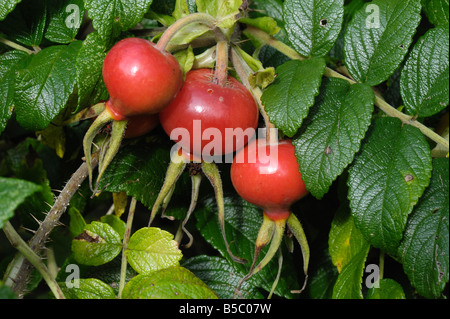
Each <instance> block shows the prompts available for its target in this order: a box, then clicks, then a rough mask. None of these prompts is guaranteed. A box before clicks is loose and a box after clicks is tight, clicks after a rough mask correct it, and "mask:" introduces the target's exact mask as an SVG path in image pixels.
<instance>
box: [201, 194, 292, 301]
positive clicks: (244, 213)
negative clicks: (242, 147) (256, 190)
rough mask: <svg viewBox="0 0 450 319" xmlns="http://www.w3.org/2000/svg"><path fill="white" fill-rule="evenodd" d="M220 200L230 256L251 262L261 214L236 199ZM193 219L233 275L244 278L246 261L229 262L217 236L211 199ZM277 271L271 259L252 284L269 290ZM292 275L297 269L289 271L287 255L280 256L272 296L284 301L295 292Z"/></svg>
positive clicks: (255, 208)
mask: <svg viewBox="0 0 450 319" xmlns="http://www.w3.org/2000/svg"><path fill="white" fill-rule="evenodd" d="M224 200H225V231H226V235H227V241H228V243H229V244H230V249H231V251H232V252H233V254H234V255H236V256H239V257H242V258H245V259H247V260H249V261H251V260H253V253H254V250H255V240H256V237H257V235H258V231H259V226H260V225H261V223H262V211H261V210H260V209H259V208H258V207H256V206H254V205H251V204H249V203H248V202H246V201H244V200H243V199H242V198H240V197H238V196H226V197H225V199H224ZM195 217H196V219H197V229H198V230H199V231H200V233H201V234H202V236H203V237H204V238H205V239H206V241H208V242H209V243H210V244H211V245H212V246H213V247H214V248H216V249H217V250H218V251H219V252H220V253H221V254H222V256H223V257H225V258H226V259H227V260H229V261H230V264H231V265H232V266H233V268H234V269H235V273H236V274H238V275H237V276H239V277H240V278H242V277H243V276H245V275H246V274H247V273H248V271H249V268H250V262H248V263H247V264H245V265H242V264H238V263H236V262H233V261H232V260H231V259H230V256H229V255H228V252H227V249H226V247H225V242H224V241H223V238H222V235H221V230H220V226H219V221H218V218H217V206H216V202H215V200H214V198H213V197H209V198H207V199H206V200H205V202H204V206H203V207H201V208H199V209H197V210H196V211H195ZM266 251H267V247H266V248H265V249H263V250H262V252H261V257H260V259H261V258H262V256H264V254H265V253H266ZM277 271H278V261H277V258H273V259H272V260H271V261H270V263H269V264H268V265H267V266H266V267H265V268H263V269H262V270H261V271H259V272H258V273H256V274H255V275H254V276H253V277H252V278H251V279H252V280H253V281H252V285H253V286H254V287H261V288H263V289H265V290H266V291H270V289H271V287H272V284H273V282H274V280H275V278H276V274H277ZM296 273H297V270H295V269H294V268H293V265H292V260H291V259H290V256H289V254H284V263H283V270H282V273H281V278H280V281H279V283H278V286H277V287H276V289H275V294H277V295H279V296H282V297H285V298H292V294H291V293H290V291H291V290H295V289H299V287H298V286H299V285H298V280H297V278H296Z"/></svg>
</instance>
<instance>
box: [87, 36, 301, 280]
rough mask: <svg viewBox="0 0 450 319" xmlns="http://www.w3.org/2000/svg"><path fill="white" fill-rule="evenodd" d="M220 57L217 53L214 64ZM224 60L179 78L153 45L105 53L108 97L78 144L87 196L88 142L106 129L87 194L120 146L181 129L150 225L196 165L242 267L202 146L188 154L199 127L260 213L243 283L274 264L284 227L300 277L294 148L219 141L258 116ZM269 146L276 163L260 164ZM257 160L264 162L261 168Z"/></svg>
mask: <svg viewBox="0 0 450 319" xmlns="http://www.w3.org/2000/svg"><path fill="white" fill-rule="evenodd" d="M222 42H223V41H222ZM217 50H219V42H218V45H217ZM225 50H228V46H225ZM219 53H220V52H217V53H216V55H217V56H218V59H219V55H220V54H219ZM225 57H226V58H225V59H226V61H219V60H217V61H216V68H215V70H214V69H192V70H190V71H188V72H187V73H186V74H185V75H184V74H183V72H182V70H181V68H180V65H179V63H178V61H177V60H176V59H175V58H174V56H173V55H172V54H170V53H169V52H167V51H166V50H165V47H164V45H162V47H161V46H159V42H158V44H154V43H153V42H151V41H149V40H145V39H142V38H126V39H123V40H121V41H119V42H118V43H116V44H115V45H114V46H113V47H112V49H111V50H110V51H109V52H108V53H107V55H106V58H105V60H104V63H103V70H102V71H103V79H104V82H105V85H106V88H107V90H108V93H109V95H110V97H109V99H108V100H107V101H106V102H102V103H99V104H98V105H96V106H95V107H96V108H97V110H96V111H95V112H93V113H95V115H96V119H95V121H94V122H93V124H92V125H91V126H90V128H89V130H88V131H87V133H86V135H85V138H84V152H85V158H86V161H87V163H88V165H89V181H90V185H91V188H92V167H91V166H90V163H91V160H92V157H93V155H92V148H93V145H94V143H93V141H94V139H95V138H96V136H97V135H98V133H99V132H101V131H102V129H104V127H105V126H107V125H108V126H109V127H110V134H109V135H108V137H107V138H105V139H104V140H103V141H102V144H101V145H100V146H98V142H97V145H96V147H97V148H99V150H98V151H97V152H95V154H96V156H98V163H99V167H98V171H99V174H98V177H97V182H96V185H95V190H94V192H96V191H97V187H98V182H99V180H100V178H101V177H102V174H103V173H104V171H105V169H106V167H107V166H108V164H109V163H110V162H111V160H112V159H113V157H114V156H115V154H116V153H117V152H118V150H119V147H120V144H121V141H122V138H124V137H125V138H130V137H137V136H141V135H143V134H146V133H147V132H149V131H151V130H152V129H154V128H155V127H156V126H157V125H158V123H160V124H161V126H162V127H163V129H164V130H165V132H166V133H167V134H168V135H171V132H172V131H173V130H175V129H178V128H183V129H185V130H187V131H188V132H189V133H190V134H189V136H190V137H191V138H190V139H189V140H186V139H177V138H175V139H174V141H175V142H177V145H178V146H179V148H178V150H177V152H176V154H172V156H171V158H172V160H171V163H170V164H169V167H168V170H167V173H166V178H165V181H164V184H163V186H162V189H161V191H160V193H159V196H158V198H157V199H156V201H155V203H154V206H153V209H152V212H151V217H150V222H149V225H150V223H151V222H152V220H153V219H154V217H155V215H156V214H157V212H158V211H159V210H160V209H161V206H162V205H164V204H166V203H167V202H168V200H169V199H170V196H171V194H172V191H173V188H174V184H175V183H176V181H177V179H178V177H179V176H180V175H181V173H182V172H183V170H184V168H185V167H186V165H189V162H194V161H195V162H198V163H200V165H201V170H200V171H198V172H197V173H203V175H205V176H206V177H207V178H208V180H209V181H210V182H211V184H212V185H213V187H214V190H215V195H216V199H217V206H218V218H219V222H220V225H221V229H222V234H223V237H224V240H225V243H226V247H227V249H228V252H229V254H230V256H231V258H232V259H233V260H234V261H236V262H241V263H244V262H246V261H245V260H243V259H242V258H240V257H237V256H234V255H233V254H232V253H231V251H230V249H229V246H228V243H227V240H226V236H225V230H224V213H225V211H224V204H223V193H222V184H221V177H220V174H219V171H218V169H217V167H216V165H215V163H214V162H209V161H205V160H204V159H203V156H204V155H205V147H206V146H207V141H203V140H202V141H201V142H200V144H197V145H196V147H194V144H195V142H196V141H194V140H193V138H194V136H195V132H194V130H195V127H194V121H200V122H201V132H200V136H203V132H204V131H205V130H208V129H210V128H214V129H216V130H218V131H219V132H220V135H221V136H222V137H223V138H224V140H223V141H222V144H221V145H222V148H220V149H217V148H214V149H212V150H208V152H207V153H208V155H213V156H224V155H227V154H230V152H231V153H233V154H235V160H234V161H233V163H232V165H231V180H232V184H233V186H234V188H235V189H236V191H237V193H238V194H239V195H240V196H241V197H242V198H243V199H245V200H246V201H248V202H250V203H252V204H255V205H256V206H258V207H260V208H262V210H263V216H264V218H263V223H262V226H261V229H260V231H259V235H258V238H257V240H256V247H255V255H254V260H253V264H252V266H251V269H250V273H249V275H248V276H246V277H245V278H243V280H246V279H247V278H249V277H250V276H251V275H253V274H255V273H256V272H258V271H259V270H260V269H262V268H263V267H264V266H265V265H266V264H267V262H269V261H270V259H271V258H272V257H273V256H274V254H275V253H276V251H277V250H278V247H279V245H280V243H281V241H282V237H283V233H284V230H285V226H286V225H288V227H289V229H290V230H291V232H292V233H293V234H294V236H295V237H296V238H297V240H298V241H299V243H300V245H301V248H302V252H303V257H304V267H305V268H304V269H305V274H306V269H307V265H308V258H309V250H308V246H307V242H306V239H305V235H304V232H303V229H302V227H301V225H300V223H299V221H298V220H297V218H296V217H295V215H294V214H292V213H291V212H290V207H291V205H292V204H293V203H294V202H296V201H298V200H299V199H301V198H302V197H304V196H305V195H306V194H307V193H308V192H307V190H306V187H305V184H304V183H303V181H302V179H301V175H300V173H299V169H298V164H297V160H296V157H295V154H294V146H293V145H292V143H291V142H290V141H289V140H281V141H278V140H276V141H273V140H271V141H270V142H268V140H267V139H266V138H261V139H253V140H251V141H250V139H249V138H247V139H246V140H245V141H242V140H240V141H238V140H237V139H236V138H234V139H232V140H231V141H230V140H225V136H226V129H233V130H235V129H242V131H245V130H246V129H252V130H253V131H254V132H256V129H257V126H258V118H259V114H260V111H259V110H260V108H259V103H260V101H259V100H258V101H257V100H255V97H254V96H253V94H252V93H251V92H250V91H249V90H248V89H247V88H246V87H245V86H244V85H243V84H241V82H239V81H238V80H237V79H235V78H234V77H232V76H230V75H229V74H228V70H227V67H228V55H227V54H225ZM222 59H223V57H222ZM219 63H221V65H219ZM224 63H225V67H224V66H223V64H224ZM98 108H100V111H99V110H98ZM85 112H86V111H85ZM197 134H198V132H197ZM230 143H231V145H230ZM274 146H275V147H276V152H275V153H276V159H275V160H267V154H269V156H270V152H271V151H272V150H273V149H274ZM213 153H214V154H213ZM260 154H265V155H266V156H260ZM264 158H265V159H266V160H263V159H264ZM238 159H239V160H238ZM201 175H202V174H192V182H193V186H195V187H193V193H194V196H193V200H192V202H193V203H195V202H196V198H194V197H195V196H196V195H197V193H196V192H198V185H199V178H200V176H201ZM194 208H195V204H194V205H191V207H190V208H189V212H188V214H187V217H186V219H185V221H183V224H182V225H183V230H185V229H184V225H185V223H186V221H187V218H189V215H190V213H191V212H192V211H193V210H194ZM185 231H186V230H185ZM186 233H187V234H188V235H189V237H190V239H191V241H190V243H189V244H188V245H187V246H189V245H190V244H191V242H192V237H191V235H190V234H189V233H188V232H187V231H186ZM269 242H271V246H270V248H269V251H268V252H267V254H266V256H265V257H264V259H263V260H261V262H260V263H259V264H258V265H256V261H257V259H258V256H259V253H260V251H261V249H262V248H263V247H264V246H266V245H267V244H268V243H269ZM238 288H239V287H238Z"/></svg>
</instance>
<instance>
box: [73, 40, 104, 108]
mask: <svg viewBox="0 0 450 319" xmlns="http://www.w3.org/2000/svg"><path fill="white" fill-rule="evenodd" d="M107 49H108V47H107V46H106V45H105V44H104V43H103V40H102V39H101V37H100V35H99V34H98V33H97V32H92V33H89V34H88V36H87V37H86V39H85V40H84V41H83V44H82V46H81V48H80V51H79V53H78V56H77V59H76V77H77V86H78V109H81V108H84V107H86V106H89V105H92V104H94V103H98V102H99V101H101V100H106V99H107V98H108V96H109V94H108V91H107V90H106V87H105V84H104V82H103V77H102V67H103V60H104V59H105V56H106V53H107V52H106V51H107Z"/></svg>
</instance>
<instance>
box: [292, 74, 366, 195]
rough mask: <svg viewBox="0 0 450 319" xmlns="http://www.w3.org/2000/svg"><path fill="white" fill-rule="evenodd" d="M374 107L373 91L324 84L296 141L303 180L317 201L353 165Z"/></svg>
mask: <svg viewBox="0 0 450 319" xmlns="http://www.w3.org/2000/svg"><path fill="white" fill-rule="evenodd" d="M373 103H374V94H373V91H372V90H371V88H370V87H368V86H366V85H364V84H355V85H350V84H349V83H347V82H346V81H344V80H341V79H329V80H326V81H325V80H324V82H323V84H322V87H321V93H320V94H319V96H318V97H317V98H316V104H315V106H314V107H312V108H311V110H310V115H309V116H308V118H307V119H306V120H305V122H304V124H303V127H302V129H301V130H300V134H299V136H298V137H296V138H295V139H294V141H293V144H294V145H295V155H296V156H297V161H298V163H299V170H300V173H301V174H302V179H303V180H304V181H305V184H306V188H307V189H308V190H309V191H310V192H311V194H312V195H314V196H315V197H317V198H322V196H323V195H324V194H326V193H327V192H328V189H329V187H330V186H331V184H332V183H333V181H334V180H335V179H336V178H337V176H339V175H340V174H341V173H342V171H343V170H344V169H345V168H346V167H347V165H349V164H350V163H351V162H352V161H353V157H354V155H355V153H356V152H357V151H358V150H359V147H360V143H361V140H362V139H363V138H364V135H365V133H366V131H367V129H368V128H369V125H370V122H371V118H372V111H373ZM303 128H305V129H303Z"/></svg>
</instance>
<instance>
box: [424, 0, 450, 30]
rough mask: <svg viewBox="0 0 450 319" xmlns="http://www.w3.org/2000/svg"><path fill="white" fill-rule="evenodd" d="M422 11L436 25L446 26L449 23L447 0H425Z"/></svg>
mask: <svg viewBox="0 0 450 319" xmlns="http://www.w3.org/2000/svg"><path fill="white" fill-rule="evenodd" d="M423 2H424V5H423V6H424V11H425V14H426V15H427V17H428V20H430V22H431V23H433V24H434V25H436V26H440V25H442V26H446V27H447V28H448V23H449V1H448V0H425V1H423Z"/></svg>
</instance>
